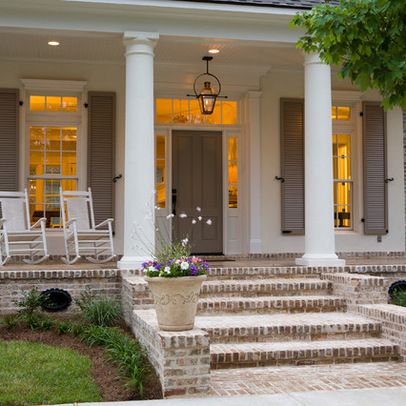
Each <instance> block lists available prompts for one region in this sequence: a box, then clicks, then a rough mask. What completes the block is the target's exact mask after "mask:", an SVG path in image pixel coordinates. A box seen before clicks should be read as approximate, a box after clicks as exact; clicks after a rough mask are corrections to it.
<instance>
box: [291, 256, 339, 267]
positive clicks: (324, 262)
mask: <svg viewBox="0 0 406 406" xmlns="http://www.w3.org/2000/svg"><path fill="white" fill-rule="evenodd" d="M295 263H296V265H300V266H345V260H344V259H339V258H338V257H337V255H336V254H305V255H303V257H302V258H296V260H295Z"/></svg>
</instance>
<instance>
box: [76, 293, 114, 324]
mask: <svg viewBox="0 0 406 406" xmlns="http://www.w3.org/2000/svg"><path fill="white" fill-rule="evenodd" d="M76 303H77V304H78V306H79V308H80V310H81V311H82V314H83V317H84V319H85V320H86V321H87V322H89V323H92V324H95V325H97V326H104V327H107V326H112V325H113V324H114V323H115V322H117V321H118V320H119V319H120V318H121V305H120V303H118V302H117V301H116V300H114V299H110V298H109V297H107V296H95V295H94V294H92V293H91V292H90V291H89V290H86V291H85V293H83V294H82V295H81V297H80V298H79V299H78V300H77V301H76Z"/></svg>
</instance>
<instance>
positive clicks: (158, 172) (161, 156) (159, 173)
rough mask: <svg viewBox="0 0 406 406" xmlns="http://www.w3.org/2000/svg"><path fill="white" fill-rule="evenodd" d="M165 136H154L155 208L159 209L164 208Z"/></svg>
mask: <svg viewBox="0 0 406 406" xmlns="http://www.w3.org/2000/svg"><path fill="white" fill-rule="evenodd" d="M165 138H166V137H165V136H164V135H157V136H156V138H155V139H156V166H155V188H156V206H157V207H159V208H160V209H164V208H165V207H166V159H165V154H166V145H165Z"/></svg>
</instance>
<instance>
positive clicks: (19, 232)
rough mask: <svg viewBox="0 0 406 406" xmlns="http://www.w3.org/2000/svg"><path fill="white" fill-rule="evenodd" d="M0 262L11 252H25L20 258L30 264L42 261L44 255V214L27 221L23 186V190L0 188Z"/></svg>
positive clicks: (45, 249) (9, 256)
mask: <svg viewBox="0 0 406 406" xmlns="http://www.w3.org/2000/svg"><path fill="white" fill-rule="evenodd" d="M0 208H1V218H0V266H3V265H5V264H6V263H7V262H8V261H9V260H10V258H11V257H12V256H25V255H29V256H30V258H29V259H28V258H23V261H24V262H25V263H27V264H30V265H34V264H39V263H41V262H42V261H45V260H46V259H47V258H48V257H49V255H48V249H47V240H46V235H45V227H46V218H44V217H43V218H40V219H39V220H38V221H37V222H36V223H35V224H33V225H31V224H30V210H29V205H28V194H27V189H24V192H0Z"/></svg>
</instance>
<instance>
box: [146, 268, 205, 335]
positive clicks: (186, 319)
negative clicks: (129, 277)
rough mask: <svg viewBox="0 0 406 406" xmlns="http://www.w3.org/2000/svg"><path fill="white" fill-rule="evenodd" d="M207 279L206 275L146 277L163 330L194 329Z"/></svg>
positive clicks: (160, 326)
mask: <svg viewBox="0 0 406 406" xmlns="http://www.w3.org/2000/svg"><path fill="white" fill-rule="evenodd" d="M206 279H207V276H206V275H200V276H182V277H176V278H163V277H152V278H151V277H147V276H146V277H145V280H146V281H147V282H148V285H149V288H150V289H151V292H152V295H153V297H154V303H155V310H156V315H157V319H158V325H159V328H160V329H161V330H165V331H184V330H192V329H193V326H194V324H195V316H196V310H197V301H198V300H199V294H200V287H201V285H202V283H203V282H204V281H205V280H206Z"/></svg>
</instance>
